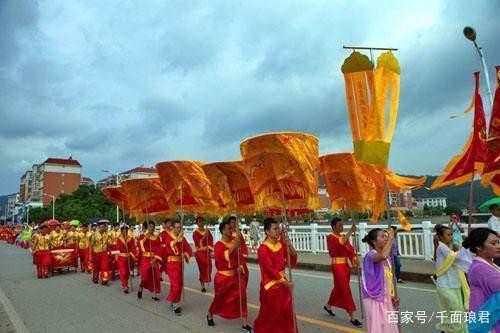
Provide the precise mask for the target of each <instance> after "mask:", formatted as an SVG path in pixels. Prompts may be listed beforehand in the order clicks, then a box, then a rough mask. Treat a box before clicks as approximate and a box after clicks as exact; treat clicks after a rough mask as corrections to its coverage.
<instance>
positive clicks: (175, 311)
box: [174, 306, 182, 316]
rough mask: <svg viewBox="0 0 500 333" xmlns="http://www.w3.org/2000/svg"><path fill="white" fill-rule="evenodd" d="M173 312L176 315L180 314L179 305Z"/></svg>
mask: <svg viewBox="0 0 500 333" xmlns="http://www.w3.org/2000/svg"><path fill="white" fill-rule="evenodd" d="M174 313H175V315H176V316H180V315H181V314H182V309H181V307H180V306H179V307H178V308H177V309H175V310H174Z"/></svg>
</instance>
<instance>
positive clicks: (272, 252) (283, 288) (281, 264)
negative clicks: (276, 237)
mask: <svg viewBox="0 0 500 333" xmlns="http://www.w3.org/2000/svg"><path fill="white" fill-rule="evenodd" d="M257 255H258V260H259V267H260V275H261V283H260V309H259V314H258V316H257V319H255V322H254V332H256V333H268V332H273V333H290V332H294V330H293V326H294V321H295V322H297V319H296V318H295V313H294V312H293V296H292V292H291V290H290V288H289V287H288V286H287V285H286V284H284V282H286V281H287V277H286V273H285V268H286V265H287V247H286V245H285V244H284V243H282V242H278V243H276V244H272V243H271V242H270V241H269V240H266V241H264V242H263V243H262V244H261V245H260V246H259V250H258V251H257ZM290 260H291V266H292V267H295V265H296V264H297V255H290ZM295 327H296V331H295V332H298V328H297V325H295Z"/></svg>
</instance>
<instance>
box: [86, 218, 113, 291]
mask: <svg viewBox="0 0 500 333" xmlns="http://www.w3.org/2000/svg"><path fill="white" fill-rule="evenodd" d="M107 227H108V225H107V224H106V222H99V230H98V231H96V232H94V233H93V234H92V236H91V237H90V249H91V252H90V257H91V258H90V261H91V262H92V281H93V282H94V283H96V284H97V283H99V278H100V279H101V284H102V285H103V286H106V285H108V281H109V278H110V274H109V265H108V255H109V254H108V251H109V249H108V246H109V239H108V234H107V232H106V229H107Z"/></svg>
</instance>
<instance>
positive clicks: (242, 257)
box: [229, 216, 250, 289]
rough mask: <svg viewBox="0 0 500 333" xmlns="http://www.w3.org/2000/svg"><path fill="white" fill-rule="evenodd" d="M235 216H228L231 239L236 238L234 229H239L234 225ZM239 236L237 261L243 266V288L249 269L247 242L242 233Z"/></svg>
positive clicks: (246, 282) (248, 275) (246, 283)
mask: <svg viewBox="0 0 500 333" xmlns="http://www.w3.org/2000/svg"><path fill="white" fill-rule="evenodd" d="M236 223H237V221H236V216H230V217H229V224H230V225H231V229H232V230H233V231H232V240H235V239H236V231H237V230H238V229H239V228H237V227H236ZM239 238H240V249H239V251H238V252H239V261H240V265H241V266H242V268H243V273H244V274H243V282H244V283H245V289H246V286H247V285H248V279H249V278H250V271H249V270H248V266H247V259H246V258H247V257H248V248H247V244H246V243H245V239H244V238H243V235H242V234H241V233H240V234H239Z"/></svg>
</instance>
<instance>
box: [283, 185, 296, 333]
mask: <svg viewBox="0 0 500 333" xmlns="http://www.w3.org/2000/svg"><path fill="white" fill-rule="evenodd" d="M281 200H282V201H283V208H282V216H283V223H284V224H285V236H286V238H287V239H288V241H290V240H289V238H288V228H289V224H288V220H287V217H286V199H285V192H284V191H283V190H281ZM286 257H287V258H286V263H287V267H288V276H289V279H290V283H293V277H292V262H291V257H290V246H289V245H288V244H287V249H286ZM294 289H295V288H293V289H292V290H290V293H291V296H292V320H293V331H294V332H296V331H297V321H296V317H295V300H294V297H293V290H294Z"/></svg>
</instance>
